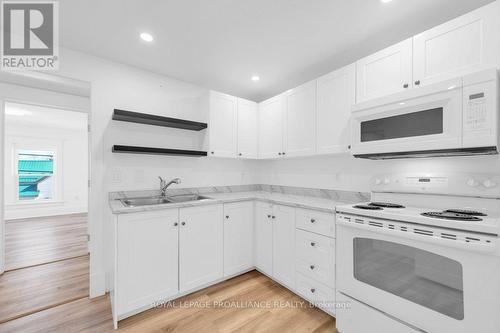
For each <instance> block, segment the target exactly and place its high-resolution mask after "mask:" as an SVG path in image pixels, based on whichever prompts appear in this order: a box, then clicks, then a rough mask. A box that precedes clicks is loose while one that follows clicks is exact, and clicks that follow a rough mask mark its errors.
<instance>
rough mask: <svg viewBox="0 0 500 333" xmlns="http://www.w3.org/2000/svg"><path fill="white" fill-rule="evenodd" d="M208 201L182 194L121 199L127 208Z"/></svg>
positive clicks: (201, 197)
mask: <svg viewBox="0 0 500 333" xmlns="http://www.w3.org/2000/svg"><path fill="white" fill-rule="evenodd" d="M206 199H210V198H207V197H204V196H202V195H198V194H182V195H172V196H169V197H145V198H128V199H121V200H120V201H121V203H122V204H123V205H125V206H127V207H137V206H151V205H161V204H168V203H179V202H188V201H200V200H206Z"/></svg>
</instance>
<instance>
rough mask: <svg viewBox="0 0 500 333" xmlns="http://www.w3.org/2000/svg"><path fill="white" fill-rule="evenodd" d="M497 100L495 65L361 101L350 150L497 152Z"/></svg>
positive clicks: (359, 153)
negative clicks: (492, 67)
mask: <svg viewBox="0 0 500 333" xmlns="http://www.w3.org/2000/svg"><path fill="white" fill-rule="evenodd" d="M498 98H499V94H498V73H497V70H496V69H491V70H486V71H481V72H478V73H475V74H470V75H467V76H463V77H459V78H456V79H453V80H449V81H445V82H441V83H437V84H433V85H428V86H424V87H420V88H417V89H413V90H410V91H405V92H402V93H398V94H394V95H390V96H387V97H383V98H379V99H376V100H373V101H367V102H364V103H360V104H356V105H355V106H354V107H353V109H352V116H351V147H350V151H351V153H352V154H353V155H354V156H355V157H359V158H369V159H390V158H409V157H429V156H452V155H476V154H498V147H499V133H498V132H499V127H500V126H499V121H500V117H499V110H498V105H499V103H498Z"/></svg>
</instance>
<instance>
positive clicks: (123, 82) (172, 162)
mask: <svg viewBox="0 0 500 333" xmlns="http://www.w3.org/2000/svg"><path fill="white" fill-rule="evenodd" d="M60 59H61V63H60V70H59V73H58V74H59V75H62V76H66V77H70V78H75V79H79V80H83V81H88V82H90V84H91V128H92V130H91V152H92V157H91V189H90V197H89V228H90V233H91V239H90V249H91V254H92V255H91V258H90V260H91V265H90V271H91V272H90V273H91V286H90V287H91V289H90V294H91V296H97V295H100V294H102V293H104V291H105V276H104V270H105V260H104V253H105V252H106V253H108V252H109V251H107V250H106V246H108V245H109V244H108V243H109V242H108V240H107V239H105V236H104V234H105V232H106V230H107V227H108V226H110V224H111V221H109V216H108V215H107V211H108V200H107V197H108V192H110V191H117V190H139V189H156V188H158V178H157V177H158V176H159V175H161V176H164V177H166V178H174V177H181V178H182V181H183V184H182V186H183V187H191V186H209V185H238V184H251V183H255V172H254V170H255V168H254V162H249V161H239V160H223V159H208V158H190V157H165V156H150V155H121V154H120V155H118V154H112V153H111V147H112V145H113V144H131V145H145V146H152V147H158V146H159V147H172V148H187V149H189V148H194V149H200V148H202V147H203V145H204V140H205V137H204V134H203V132H201V133H198V132H187V131H182V130H176V129H169V128H163V127H155V126H148V125H139V124H129V123H123V122H116V121H112V120H111V115H112V112H113V109H114V108H121V109H125V110H130V111H137V112H145V113H153V114H158V115H165V116H170V117H179V118H184V119H189V120H194V121H206V120H207V110H206V108H204V107H203V99H204V98H206V96H207V93H208V90H207V89H204V88H200V87H198V86H195V85H192V84H189V83H185V82H182V81H179V80H175V79H171V78H167V77H165V76H161V75H157V74H154V73H151V72H147V71H143V70H139V69H136V68H133V67H130V66H125V65H122V64H118V63H114V62H110V61H107V60H104V59H101V58H97V57H92V56H89V55H86V54H83V53H80V52H75V51H72V50H67V49H61V55H60Z"/></svg>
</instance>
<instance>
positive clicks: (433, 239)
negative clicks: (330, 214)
mask: <svg viewBox="0 0 500 333" xmlns="http://www.w3.org/2000/svg"><path fill="white" fill-rule="evenodd" d="M336 223H337V225H342V226H345V227H349V228H354V229H358V230H365V231H369V232H373V233H376V234H383V235H388V236H391V237H399V238H404V239H411V240H415V241H418V242H425V243H431V244H435V245H439V246H446V247H453V248H457V249H460V250H467V251H469V250H472V251H476V252H483V253H492V252H496V250H497V249H496V246H495V245H494V243H493V242H492V243H487V244H485V243H481V244H478V243H473V242H465V241H459V240H452V239H446V238H441V237H438V236H430V235H421V234H417V233H414V232H412V231H406V232H405V231H400V230H393V229H388V228H386V227H376V226H371V225H366V224H360V223H356V222H345V221H342V220H338V219H337V222H336ZM479 237H481V236H479ZM492 254H494V255H498V254H497V253H492Z"/></svg>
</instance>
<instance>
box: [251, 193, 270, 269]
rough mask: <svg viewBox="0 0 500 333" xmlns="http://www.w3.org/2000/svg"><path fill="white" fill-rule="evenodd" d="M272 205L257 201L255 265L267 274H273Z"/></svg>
mask: <svg viewBox="0 0 500 333" xmlns="http://www.w3.org/2000/svg"><path fill="white" fill-rule="evenodd" d="M271 216H272V208H271V205H269V204H267V203H264V202H258V201H257V202H256V203H255V242H254V244H255V246H254V249H255V252H254V253H255V266H256V267H257V268H258V269H259V270H261V271H262V272H264V273H265V274H267V275H269V276H272V275H273V255H272V253H273V224H272V220H271Z"/></svg>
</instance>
